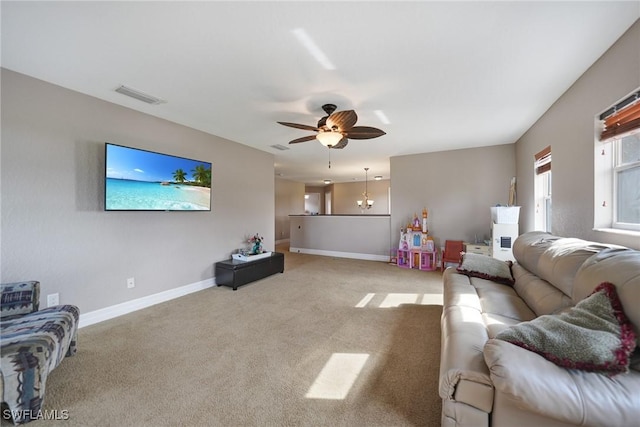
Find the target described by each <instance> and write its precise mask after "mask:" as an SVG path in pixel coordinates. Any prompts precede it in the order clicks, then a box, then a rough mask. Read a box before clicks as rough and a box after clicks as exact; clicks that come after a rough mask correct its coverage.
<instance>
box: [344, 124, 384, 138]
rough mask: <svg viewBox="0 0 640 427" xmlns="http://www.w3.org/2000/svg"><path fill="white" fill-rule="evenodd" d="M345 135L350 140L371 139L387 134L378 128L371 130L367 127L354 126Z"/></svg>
mask: <svg viewBox="0 0 640 427" xmlns="http://www.w3.org/2000/svg"><path fill="white" fill-rule="evenodd" d="M345 133H346V136H347V137H349V138H351V139H371V138H377V137H379V136H382V135H386V134H387V133H386V132H384V131H382V130H380V129H378V128H372V127H369V126H354V127H352V128H351V129H349V130H347V131H346V132H345Z"/></svg>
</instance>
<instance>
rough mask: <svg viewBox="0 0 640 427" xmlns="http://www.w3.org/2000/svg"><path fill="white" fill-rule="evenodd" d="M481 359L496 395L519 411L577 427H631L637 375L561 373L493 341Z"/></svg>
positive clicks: (639, 410) (638, 413) (639, 398)
mask: <svg viewBox="0 0 640 427" xmlns="http://www.w3.org/2000/svg"><path fill="white" fill-rule="evenodd" d="M484 358H485V361H486V363H487V366H488V367H489V370H490V372H491V380H492V382H493V385H494V387H495V389H496V390H497V391H499V392H501V393H503V394H505V395H507V396H508V397H509V398H510V400H511V401H513V402H515V404H516V405H517V406H518V407H519V408H520V409H522V410H525V411H529V412H532V413H535V414H541V415H543V416H546V417H549V418H552V419H555V420H558V421H561V422H564V423H569V424H575V425H581V426H603V425H620V426H623V425H625V426H626V425H635V423H637V421H638V419H640V372H637V371H633V370H632V371H630V372H629V373H627V374H619V375H615V376H613V377H609V376H607V375H603V374H599V373H593V372H585V371H579V370H573V369H565V368H562V367H560V366H557V365H555V364H554V363H552V362H550V361H548V360H546V359H545V358H543V357H542V356H540V355H538V354H537V353H534V352H531V351H528V350H525V349H524V348H521V347H518V346H516V345H513V344H511V343H508V342H506V341H502V340H497V339H491V340H489V341H488V342H487V343H486V345H485V347H484Z"/></svg>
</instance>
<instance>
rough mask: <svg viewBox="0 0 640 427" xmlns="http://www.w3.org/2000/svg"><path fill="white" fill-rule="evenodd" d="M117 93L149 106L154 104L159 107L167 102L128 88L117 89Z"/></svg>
mask: <svg viewBox="0 0 640 427" xmlns="http://www.w3.org/2000/svg"><path fill="white" fill-rule="evenodd" d="M116 92H118V93H121V94H123V95H127V96H130V97H131V98H135V99H137V100H138V101H142V102H146V103H147V104H152V105H158V104H163V103H165V102H167V101H165V100H164V99H160V98H157V97H155V96H153V95H149V94H146V93H144V92H140V91H139V90H136V89H132V88H130V87H127V86H120V87H119V88H118V89H116Z"/></svg>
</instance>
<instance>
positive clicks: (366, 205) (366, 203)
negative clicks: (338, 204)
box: [356, 168, 373, 211]
mask: <svg viewBox="0 0 640 427" xmlns="http://www.w3.org/2000/svg"><path fill="white" fill-rule="evenodd" d="M368 172H369V168H364V193H362V195H363V196H364V200H358V201H357V202H356V203H357V204H358V207H359V208H360V209H361V210H363V211H364V210H365V209H371V206H373V200H371V199H369V192H368V191H367V181H368V179H367V178H368Z"/></svg>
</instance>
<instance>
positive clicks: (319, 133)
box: [278, 104, 386, 148]
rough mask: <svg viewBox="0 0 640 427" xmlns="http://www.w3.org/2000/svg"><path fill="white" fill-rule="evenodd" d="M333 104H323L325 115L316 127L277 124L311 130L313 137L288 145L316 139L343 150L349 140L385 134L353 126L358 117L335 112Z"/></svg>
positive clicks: (284, 123)
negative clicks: (313, 133)
mask: <svg viewBox="0 0 640 427" xmlns="http://www.w3.org/2000/svg"><path fill="white" fill-rule="evenodd" d="M336 108H337V107H336V106H335V104H324V105H323V106H322V109H323V110H324V112H325V113H327V115H326V116H325V117H323V118H321V119H320V120H319V121H318V125H317V126H308V125H301V124H298V123H289V122H278V123H280V124H281V125H284V126H289V127H292V128H296V129H302V130H311V131H314V132H316V134H315V135H309V136H303V137H302V138H298V139H294V140H293V141H290V142H289V144H297V143H299V142H306V141H312V140H314V139H317V140H318V141H320V143H321V144H322V145H324V146H326V147H328V148H344V147H346V146H347V144H348V143H349V138H350V139H372V138H377V137H379V136H382V135H386V133H385V132H384V131H382V130H380V129H377V128H374V127H369V126H354V125H355V124H356V121H358V115H357V114H356V112H355V111H353V110H346V111H337V112H336Z"/></svg>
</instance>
